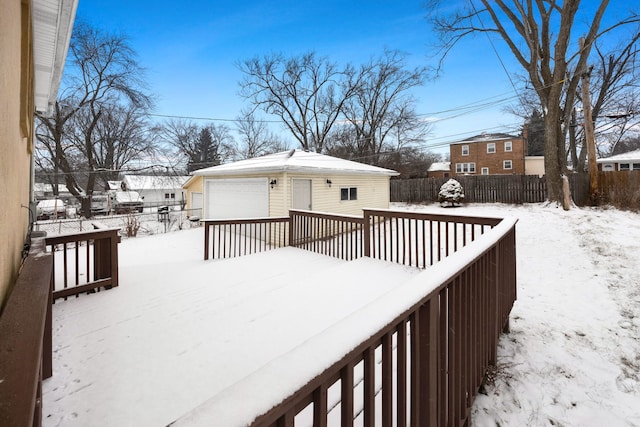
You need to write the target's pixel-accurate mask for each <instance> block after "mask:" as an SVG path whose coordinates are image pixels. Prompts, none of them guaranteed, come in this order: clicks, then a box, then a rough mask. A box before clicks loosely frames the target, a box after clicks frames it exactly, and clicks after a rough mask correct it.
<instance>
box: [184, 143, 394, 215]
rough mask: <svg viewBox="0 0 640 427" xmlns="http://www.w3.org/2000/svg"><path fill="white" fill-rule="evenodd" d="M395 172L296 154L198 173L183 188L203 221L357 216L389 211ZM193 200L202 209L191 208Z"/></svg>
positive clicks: (189, 204) (262, 158)
mask: <svg viewBox="0 0 640 427" xmlns="http://www.w3.org/2000/svg"><path fill="white" fill-rule="evenodd" d="M394 175H398V173H397V172H395V171H393V170H389V169H383V168H379V167H376V166H371V165H365V164H362V163H358V162H352V161H349V160H343V159H338V158H335V157H331V156H325V155H322V154H317V153H310V152H305V151H300V150H290V151H283V152H280V153H275V154H270V155H267V156H263V157H257V158H254V159H248V160H242V161H239V162H235V163H228V164H225V165H220V166H214V167H211V168H206V169H200V170H197V171H195V172H194V173H193V176H192V177H191V178H190V179H189V181H187V183H186V184H185V186H184V188H185V189H186V190H187V204H188V206H187V207H188V208H191V209H197V208H199V207H202V209H203V212H202V216H201V217H202V218H206V219H229V218H236V219H237V218H260V217H269V216H286V215H287V214H288V212H289V209H302V210H314V211H319V212H329V213H337V214H351V215H361V214H362V209H363V208H378V209H387V208H388V207H389V179H390V177H391V176H394ZM196 201H197V202H198V203H200V204H201V205H200V206H195V203H196Z"/></svg>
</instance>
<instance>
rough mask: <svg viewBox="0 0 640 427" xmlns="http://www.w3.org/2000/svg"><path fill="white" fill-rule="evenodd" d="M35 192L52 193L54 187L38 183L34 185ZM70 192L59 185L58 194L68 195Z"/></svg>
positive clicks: (62, 185)
mask: <svg viewBox="0 0 640 427" xmlns="http://www.w3.org/2000/svg"><path fill="white" fill-rule="evenodd" d="M33 191H34V192H36V193H51V192H53V186H52V185H51V184H47V183H44V182H36V183H34V184H33ZM68 192H69V190H68V189H67V186H66V185H64V184H58V193H68Z"/></svg>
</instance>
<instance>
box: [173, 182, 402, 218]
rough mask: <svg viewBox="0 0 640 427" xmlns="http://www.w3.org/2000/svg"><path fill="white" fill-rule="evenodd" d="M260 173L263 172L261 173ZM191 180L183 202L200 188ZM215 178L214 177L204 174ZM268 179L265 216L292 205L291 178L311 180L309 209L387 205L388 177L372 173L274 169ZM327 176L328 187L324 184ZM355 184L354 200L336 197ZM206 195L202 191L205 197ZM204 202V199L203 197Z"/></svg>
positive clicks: (342, 210) (349, 210)
mask: <svg viewBox="0 0 640 427" xmlns="http://www.w3.org/2000/svg"><path fill="white" fill-rule="evenodd" d="M256 176H260V175H248V174H244V175H224V176H220V177H219V178H220V179H227V178H249V177H256ZM262 176H264V175H262ZM199 178H200V179H197V180H193V181H192V182H191V183H190V184H189V185H188V186H186V187H185V188H186V190H187V204H189V203H190V200H191V198H190V192H193V191H195V192H200V191H202V188H203V184H202V182H203V180H202V177H199ZM207 179H215V178H207ZM268 179H269V182H271V181H272V180H274V179H275V180H276V185H274V186H273V188H271V186H269V216H271V217H278V216H288V215H289V209H291V206H292V196H293V192H292V185H293V180H294V179H310V180H311V210H313V211H317V212H328V213H335V214H343V215H360V216H361V215H362V209H363V208H378V209H387V208H389V177H388V176H376V175H330V174H327V175H323V174H305V173H287V172H282V173H274V174H270V175H268ZM327 179H329V180H331V187H329V185H328V184H327ZM344 187H346V188H349V187H356V188H357V189H358V198H357V200H340V188H344ZM206 198H207V196H206V195H204V199H205V200H206ZM205 203H206V201H205Z"/></svg>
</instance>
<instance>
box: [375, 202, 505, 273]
mask: <svg viewBox="0 0 640 427" xmlns="http://www.w3.org/2000/svg"><path fill="white" fill-rule="evenodd" d="M364 220H365V229H366V230H369V233H365V240H364V252H365V255H366V256H369V257H371V258H376V259H381V260H384V261H393V262H397V263H399V264H404V265H409V266H413V267H418V268H426V267H428V266H430V265H433V264H435V263H436V262H438V261H441V260H442V259H444V258H446V257H448V256H449V255H451V254H453V253H454V252H457V251H458V249H460V248H463V247H464V246H466V245H467V244H468V243H470V242H472V241H474V240H475V239H476V238H477V237H479V236H480V235H482V234H483V233H484V232H485V231H487V230H490V229H491V228H493V227H495V226H496V225H497V224H498V223H499V222H500V219H499V218H481V217H467V216H453V215H435V214H425V213H417V212H403V211H390V210H373V209H365V210H364ZM367 234H368V235H367Z"/></svg>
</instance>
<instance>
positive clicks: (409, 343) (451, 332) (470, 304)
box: [172, 219, 517, 427]
mask: <svg viewBox="0 0 640 427" xmlns="http://www.w3.org/2000/svg"><path fill="white" fill-rule="evenodd" d="M495 221H496V222H495V223H494V224H490V227H491V228H490V229H487V230H486V231H484V233H483V234H482V235H478V236H475V237H476V238H475V240H474V241H472V242H467V243H466V244H465V245H464V246H461V247H459V248H455V249H456V252H455V253H450V254H449V256H448V257H446V258H443V259H441V261H440V262H438V263H436V264H435V265H433V266H432V267H430V268H429V269H427V270H425V271H424V272H422V273H420V274H419V275H418V276H416V277H415V278H413V279H412V280H410V281H409V282H407V283H404V284H402V285H399V286H398V287H397V288H395V289H394V290H392V291H391V292H389V293H387V294H386V295H384V296H383V297H381V298H380V299H379V300H377V301H374V302H373V303H371V304H369V305H367V306H366V307H364V308H363V309H361V310H360V311H358V312H355V313H353V314H352V315H350V316H349V317H347V318H345V319H344V320H343V321H341V322H339V323H337V324H335V325H334V326H333V327H331V328H329V329H327V330H325V331H323V332H322V333H320V334H318V335H316V336H314V337H312V338H310V339H309V340H307V341H305V343H304V344H302V345H300V346H299V347H297V348H295V349H293V350H292V351H290V352H288V353H286V354H283V355H282V356H281V357H279V358H278V359H275V360H273V361H272V362H270V363H269V364H267V365H266V366H264V367H263V368H262V369H260V370H258V371H256V372H254V373H252V374H251V375H249V376H247V377H246V378H245V379H244V380H242V381H240V382H238V383H236V384H234V385H233V386H231V387H230V388H228V389H226V390H224V391H222V392H221V393H219V394H218V395H217V396H214V397H213V398H211V399H210V400H208V401H206V402H204V403H203V404H201V405H200V406H199V407H197V408H196V409H194V410H193V411H192V412H190V413H188V414H186V415H185V416H183V417H181V418H180V419H178V420H177V421H176V422H175V423H172V425H175V426H181V425H189V426H192V425H210V424H211V423H215V424H220V425H229V426H231V425H255V426H264V425H295V424H297V423H298V422H302V424H304V425H313V426H326V425H327V424H330V425H353V422H354V419H358V420H362V421H363V423H364V425H394V424H395V425H407V424H409V425H412V426H413V425H416V426H417V425H429V426H436V425H438V426H444V425H449V426H454V427H455V426H462V425H465V423H467V421H468V417H469V411H470V408H471V406H472V404H473V400H474V399H475V396H476V394H477V392H478V389H479V387H480V385H481V384H482V381H483V379H484V375H485V373H486V371H487V369H488V367H489V366H490V365H492V364H495V362H496V349H497V345H498V339H499V336H500V333H501V332H502V331H503V330H504V329H506V328H508V324H509V313H510V311H511V308H512V306H513V303H514V301H515V299H516V247H515V224H516V222H517V221H516V220H515V219H502V220H499V219H498V220H495ZM240 408H241V409H240Z"/></svg>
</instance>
